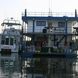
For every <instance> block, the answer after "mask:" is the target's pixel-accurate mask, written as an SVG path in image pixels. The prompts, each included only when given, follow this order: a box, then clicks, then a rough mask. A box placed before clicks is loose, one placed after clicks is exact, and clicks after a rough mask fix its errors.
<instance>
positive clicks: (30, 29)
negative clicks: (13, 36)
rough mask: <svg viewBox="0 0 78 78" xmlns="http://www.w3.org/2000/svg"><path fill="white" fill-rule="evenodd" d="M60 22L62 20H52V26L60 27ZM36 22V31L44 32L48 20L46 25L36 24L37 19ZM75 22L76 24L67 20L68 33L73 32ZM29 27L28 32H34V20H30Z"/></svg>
mask: <svg viewBox="0 0 78 78" xmlns="http://www.w3.org/2000/svg"><path fill="white" fill-rule="evenodd" d="M58 22H61V21H52V26H53V27H58ZM34 24H35V32H42V30H43V28H44V27H47V26H48V21H47V20H46V26H36V21H35V22H34ZM73 24H74V21H68V22H67V32H68V33H72V32H73V30H72V28H73ZM27 27H28V28H27V32H33V20H29V21H28V24H27Z"/></svg>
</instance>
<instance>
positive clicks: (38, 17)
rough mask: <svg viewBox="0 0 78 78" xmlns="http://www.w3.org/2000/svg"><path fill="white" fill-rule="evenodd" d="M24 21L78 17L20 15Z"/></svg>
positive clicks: (71, 19) (74, 19)
mask: <svg viewBox="0 0 78 78" xmlns="http://www.w3.org/2000/svg"><path fill="white" fill-rule="evenodd" d="M22 20H23V21H24V22H26V21H28V20H63V21H78V17H67V16H63V17H53V16H22Z"/></svg>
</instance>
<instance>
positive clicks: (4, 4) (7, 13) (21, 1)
mask: <svg viewBox="0 0 78 78" xmlns="http://www.w3.org/2000/svg"><path fill="white" fill-rule="evenodd" d="M49 8H50V10H51V11H52V12H74V10H75V9H77V10H78V0H0V24H1V23H2V22H3V20H4V19H8V18H11V17H13V18H14V19H16V20H20V21H21V17H22V13H23V12H24V10H25V9H27V11H28V12H49Z"/></svg>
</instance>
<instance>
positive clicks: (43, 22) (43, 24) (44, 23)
mask: <svg viewBox="0 0 78 78" xmlns="http://www.w3.org/2000/svg"><path fill="white" fill-rule="evenodd" d="M36 26H46V20H36Z"/></svg>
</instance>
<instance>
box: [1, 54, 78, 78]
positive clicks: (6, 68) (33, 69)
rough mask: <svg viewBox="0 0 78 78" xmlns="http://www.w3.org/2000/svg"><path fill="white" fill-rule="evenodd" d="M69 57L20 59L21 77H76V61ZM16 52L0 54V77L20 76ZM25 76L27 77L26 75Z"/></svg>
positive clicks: (18, 77) (16, 77)
mask: <svg viewBox="0 0 78 78" xmlns="http://www.w3.org/2000/svg"><path fill="white" fill-rule="evenodd" d="M74 61H75V60H71V59H69V60H68V59H55V58H54V59H53V58H51V59H50V58H49V59H48V58H41V59H40V58H33V59H25V60H23V61H22V70H23V71H22V78H58V77H59V78H76V77H77V75H78V74H77V72H78V70H77V68H78V66H77V63H75V62H74ZM19 62H20V61H19V58H18V54H17V53H13V54H12V55H11V56H1V55H0V78H20V77H21V76H20V75H21V74H20V63H19ZM26 76H27V77H26Z"/></svg>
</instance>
